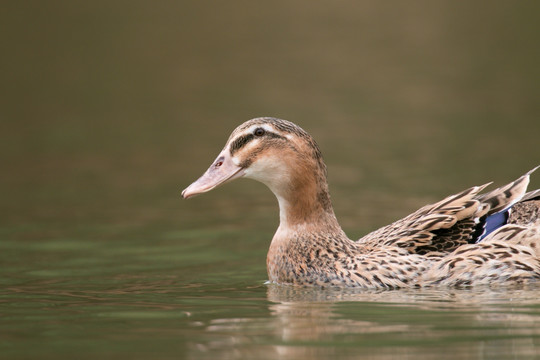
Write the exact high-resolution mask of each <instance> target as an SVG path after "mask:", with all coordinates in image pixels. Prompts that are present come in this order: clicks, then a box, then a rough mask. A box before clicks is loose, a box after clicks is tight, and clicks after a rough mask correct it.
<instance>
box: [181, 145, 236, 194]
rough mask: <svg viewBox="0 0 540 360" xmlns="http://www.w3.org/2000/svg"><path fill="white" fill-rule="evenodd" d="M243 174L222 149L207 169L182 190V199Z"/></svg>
mask: <svg viewBox="0 0 540 360" xmlns="http://www.w3.org/2000/svg"><path fill="white" fill-rule="evenodd" d="M242 176H244V169H243V168H241V167H240V166H238V165H236V164H235V163H234V162H233V161H232V158H231V156H230V155H229V154H228V151H225V150H224V151H222V152H221V153H220V154H219V155H218V157H217V159H216V160H215V161H214V162H213V163H212V165H210V167H209V168H208V170H206V172H205V173H204V174H203V175H202V176H201V177H200V178H199V179H198V180H197V181H195V182H194V183H193V184H191V185H189V186H188V187H187V188H185V189H184V191H182V197H183V198H184V199H187V198H190V197H193V196H195V195H199V194H202V193H205V192H207V191H210V190H212V189H214V188H216V187H218V186H219V185H222V184H225V183H226V182H228V181H232V180H234V179H238V178H240V177H242Z"/></svg>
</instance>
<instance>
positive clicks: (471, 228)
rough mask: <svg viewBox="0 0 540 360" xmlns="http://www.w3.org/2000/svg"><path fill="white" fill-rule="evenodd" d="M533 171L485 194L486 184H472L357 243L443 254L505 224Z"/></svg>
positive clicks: (427, 253)
mask: <svg viewBox="0 0 540 360" xmlns="http://www.w3.org/2000/svg"><path fill="white" fill-rule="evenodd" d="M534 170H536V168H535V169H533V170H531V171H529V172H527V173H526V174H525V175H523V176H521V177H520V178H518V179H517V180H515V181H513V182H511V183H509V184H507V185H505V186H502V187H500V188H497V189H495V190H493V191H490V192H488V193H486V194H480V192H481V191H482V190H483V189H484V188H486V186H488V185H489V184H485V185H482V186H473V187H471V188H469V189H466V190H464V191H462V192H460V193H458V194H454V195H451V196H448V197H446V198H445V199H443V200H441V201H439V202H437V203H435V204H430V205H426V206H424V207H422V208H420V209H419V210H417V211H416V212H414V213H412V214H410V215H408V216H406V217H405V218H403V219H400V220H398V221H396V222H394V223H392V224H390V225H387V226H385V227H382V228H380V229H378V230H375V231H373V232H371V233H369V234H367V235H366V236H364V237H362V238H361V239H360V240H358V243H360V244H362V245H364V246H366V247H367V248H373V249H376V248H380V247H386V246H390V247H400V248H404V249H406V250H407V251H408V252H409V253H411V254H420V255H428V256H443V255H445V254H448V253H449V252H451V251H454V250H455V249H456V248H458V247H459V246H461V245H464V244H471V243H476V242H478V241H481V240H482V239H483V238H485V237H486V236H488V235H489V234H490V233H491V232H493V231H496V230H497V229H499V228H500V227H501V226H503V225H505V224H506V222H507V219H508V209H510V208H511V207H512V205H514V204H516V203H517V202H519V201H520V200H521V199H522V198H524V194H525V192H526V189H527V185H528V184H529V178H530V174H531V173H532V172H533V171H534ZM533 193H535V192H532V193H530V194H531V196H532V195H534V194H533ZM527 195H529V194H527ZM538 195H540V194H538ZM529 198H530V197H529Z"/></svg>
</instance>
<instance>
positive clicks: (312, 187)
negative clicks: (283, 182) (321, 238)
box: [274, 173, 345, 237]
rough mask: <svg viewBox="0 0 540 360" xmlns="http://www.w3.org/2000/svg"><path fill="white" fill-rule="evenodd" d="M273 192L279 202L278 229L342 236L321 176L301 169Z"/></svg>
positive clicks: (325, 183) (323, 178)
mask: <svg viewBox="0 0 540 360" xmlns="http://www.w3.org/2000/svg"><path fill="white" fill-rule="evenodd" d="M274 193H275V195H276V197H277V199H278V202H279V214H280V225H279V229H280V230H282V231H283V230H287V232H289V231H291V230H295V229H297V230H299V231H302V232H304V233H305V232H309V231H310V230H312V231H314V232H315V231H316V232H317V233H320V232H324V233H327V234H328V233H334V234H336V235H339V236H340V237H341V236H345V234H344V233H343V230H342V229H341V227H340V226H339V223H338V221H337V219H336V216H335V214H334V209H333V207H332V202H331V200H330V194H329V192H328V184H327V181H326V177H325V176H320V177H317V176H316V174H314V175H308V174H306V173H303V174H301V176H298V178H297V179H293V181H291V182H290V184H289V186H287V187H286V188H285V189H284V190H282V191H274ZM300 229H301V230H300Z"/></svg>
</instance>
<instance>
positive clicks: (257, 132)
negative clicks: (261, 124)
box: [253, 128, 265, 136]
mask: <svg viewBox="0 0 540 360" xmlns="http://www.w3.org/2000/svg"><path fill="white" fill-rule="evenodd" d="M253 133H254V134H255V136H263V135H264V133H265V131H264V129H263V128H257V129H255V131H254V132H253Z"/></svg>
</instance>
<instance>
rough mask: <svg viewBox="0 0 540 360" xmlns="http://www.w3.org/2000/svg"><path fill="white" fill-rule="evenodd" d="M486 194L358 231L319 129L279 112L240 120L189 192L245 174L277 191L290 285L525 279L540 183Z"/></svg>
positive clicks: (270, 261)
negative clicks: (348, 226) (338, 204)
mask: <svg viewBox="0 0 540 360" xmlns="http://www.w3.org/2000/svg"><path fill="white" fill-rule="evenodd" d="M532 171H534V170H531V171H530V172H528V173H527V174H525V175H523V176H522V177H520V178H519V179H517V180H516V181H514V182H512V183H510V184H508V185H506V186H504V187H501V188H498V189H495V190H493V191H491V192H489V193H485V194H480V191H481V190H483V189H484V188H485V187H486V186H487V185H483V186H474V187H472V188H470V189H467V190H465V191H463V192H460V193H458V194H456V195H452V196H449V197H447V198H446V199H444V200H442V201H440V202H438V203H436V204H433V205H427V206H424V207H423V208H421V209H419V210H418V211H416V212H414V213H413V214H411V215H409V216H407V217H405V218H403V219H401V220H398V221H396V222H394V223H393V224H390V225H388V226H385V227H383V228H381V229H379V230H376V231H374V232H372V233H370V234H367V235H366V236H364V237H363V238H361V239H360V240H358V241H352V240H350V239H349V238H348V237H347V235H345V233H344V232H343V230H342V229H341V227H340V226H339V224H338V222H337V220H336V217H335V215H334V210H333V208H332V204H331V202H330V195H329V193H328V183H327V180H326V165H325V164H324V162H323V159H322V156H321V151H320V149H319V147H318V146H317V144H316V143H315V141H314V140H313V138H312V137H311V136H310V135H309V134H308V133H307V132H305V131H304V130H302V129H301V128H300V127H299V126H297V125H295V124H293V123H291V122H289V121H285V120H280V119H275V118H257V119H252V120H249V121H247V122H245V123H244V124H242V125H240V126H239V127H237V128H236V129H235V130H234V131H233V133H232V134H231V136H230V137H229V140H228V141H227V143H226V144H225V148H224V149H223V151H221V153H220V154H219V155H218V157H217V159H216V160H215V161H214V163H213V164H212V165H211V166H210V168H209V169H208V170H207V171H206V172H205V173H204V174H203V175H202V176H201V178H199V179H198V180H197V181H195V182H194V183H193V184H191V185H190V186H189V187H188V188H186V189H185V190H184V191H183V192H182V196H183V197H184V198H189V197H192V196H194V195H197V194H200V193H203V192H206V191H210V190H212V189H213V188H215V187H217V186H219V185H221V184H224V183H226V182H228V181H231V180H234V179H237V178H240V177H246V178H251V179H255V180H258V181H260V182H262V183H264V184H266V186H268V187H269V188H270V190H272V192H273V193H274V194H275V195H276V197H277V199H278V202H279V211H280V224H279V227H278V229H277V231H276V234H275V235H274V238H273V239H272V243H271V245H270V249H269V251H268V256H267V261H266V263H267V268H268V276H269V278H270V280H271V281H273V282H276V283H282V284H299V285H308V284H313V285H320V286H347V287H360V288H399V287H407V286H433V285H447V286H466V285H473V284H494V283H523V282H528V281H532V280H535V279H540V190H536V191H533V192H529V193H525V192H526V188H527V185H528V183H529V175H530V173H532Z"/></svg>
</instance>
